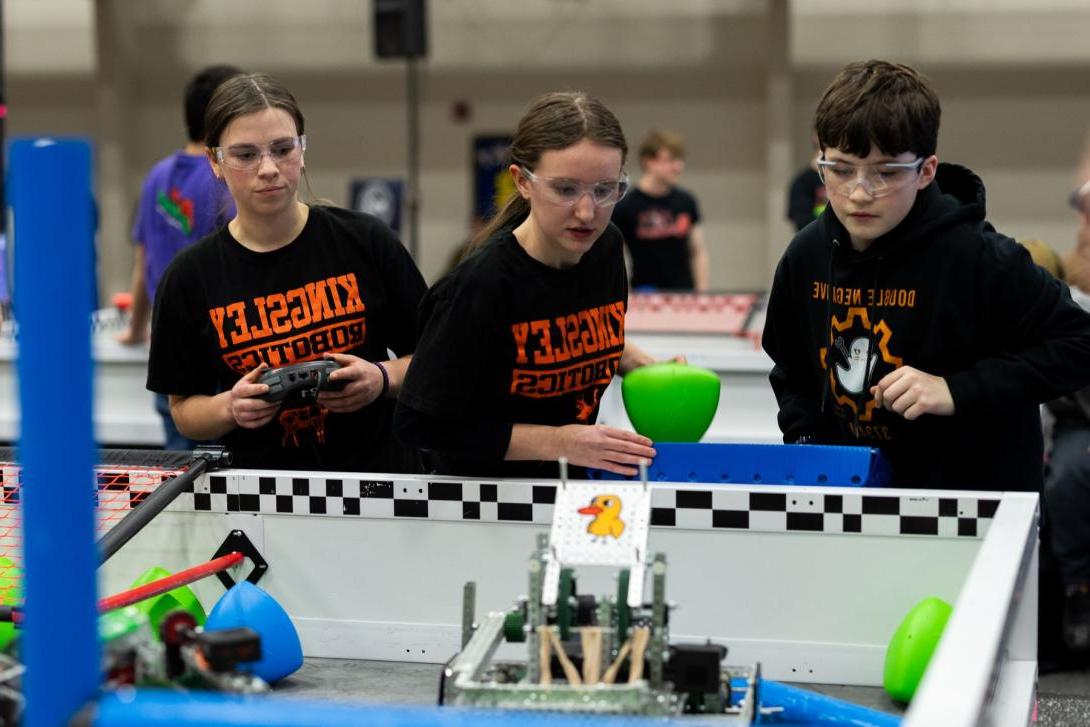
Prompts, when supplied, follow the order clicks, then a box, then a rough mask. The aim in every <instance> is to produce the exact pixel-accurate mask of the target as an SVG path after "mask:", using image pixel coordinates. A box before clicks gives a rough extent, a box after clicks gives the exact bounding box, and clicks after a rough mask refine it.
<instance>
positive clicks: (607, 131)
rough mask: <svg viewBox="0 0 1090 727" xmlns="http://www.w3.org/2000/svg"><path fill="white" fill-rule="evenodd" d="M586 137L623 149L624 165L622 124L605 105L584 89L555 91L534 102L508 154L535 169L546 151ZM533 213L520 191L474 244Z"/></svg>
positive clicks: (623, 151) (625, 146) (513, 160)
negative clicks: (583, 90)
mask: <svg viewBox="0 0 1090 727" xmlns="http://www.w3.org/2000/svg"><path fill="white" fill-rule="evenodd" d="M583 139H589V140H590V141H593V142H594V143H596V144H601V145H602V146H608V147H613V148H614V149H620V150H621V164H624V160H625V158H626V157H627V156H628V144H627V143H626V142H625V138H624V132H623V131H621V124H620V122H619V121H617V117H616V116H614V115H613V112H612V111H610V110H609V109H608V108H606V106H605V104H603V103H602V102H601V101H599V100H598V99H596V98H594V97H593V96H589V95H587V94H586V93H584V92H582V91H552V92H550V93H545V94H542V95H540V96H538V97H536V98H534V99H533V100H531V101H530V105H529V106H528V107H527V109H526V113H524V114H523V115H522V118H521V119H520V120H519V124H518V129H516V130H515V138H514V141H512V142H511V148H510V150H509V152H508V156H509V158H510V163H511V164H518V165H519V166H522V167H526V168H527V169H529V170H530V171H533V170H534V168H535V167H537V164H538V162H540V161H541V155H542V154H544V153H545V152H547V151H557V150H560V149H567V148H568V147H569V146H572V145H573V144H578V143H579V142H580V141H582V140H583ZM529 214H530V203H529V202H528V201H527V200H525V199H523V198H522V196H521V195H519V194H515V195H513V196H512V197H511V199H509V200H508V201H507V203H506V204H505V205H504V206H503V209H501V210H500V211H499V212H497V213H496V215H495V216H494V217H493V218H492V219H491V220H490V221H489V222H488V224H487V225H485V226H484V228H483V229H482V230H481V231H480V232H478V233H477V234H476V235H474V237H473V240H472V242H471V243H470V247H471V248H476V247H478V246H480V245H481V244H483V243H484V242H485V240H487V239H488V238H489V237H491V236H492V235H494V234H495V233H496V232H497V231H498V230H502V229H504V228H507V227H514V226H515V225H517V224H518V223H520V222H522V221H523V220H524V219H526V217H527V215H529Z"/></svg>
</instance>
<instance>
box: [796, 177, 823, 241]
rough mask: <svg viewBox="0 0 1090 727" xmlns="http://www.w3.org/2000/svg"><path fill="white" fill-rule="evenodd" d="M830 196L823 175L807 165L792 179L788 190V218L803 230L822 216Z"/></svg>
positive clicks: (797, 227) (797, 228) (798, 228)
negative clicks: (827, 194) (822, 178)
mask: <svg viewBox="0 0 1090 727" xmlns="http://www.w3.org/2000/svg"><path fill="white" fill-rule="evenodd" d="M826 204H828V198H827V197H826V193H825V184H824V183H823V182H822V181H821V175H819V174H818V173H817V172H815V171H814V170H813V169H811V168H809V167H807V168H806V169H804V170H802V171H801V172H799V173H798V174H797V175H796V176H795V178H794V179H793V180H792V181H791V188H790V189H789V190H788V192H787V219H789V220H791V223H792V224H793V225H795V230H796V231H797V230H801V229H802V228H804V227H806V226H807V225H808V224H810V223H811V222H813V221H814V220H816V219H817V218H818V217H820V216H821V213H822V212H824V211H825V205H826Z"/></svg>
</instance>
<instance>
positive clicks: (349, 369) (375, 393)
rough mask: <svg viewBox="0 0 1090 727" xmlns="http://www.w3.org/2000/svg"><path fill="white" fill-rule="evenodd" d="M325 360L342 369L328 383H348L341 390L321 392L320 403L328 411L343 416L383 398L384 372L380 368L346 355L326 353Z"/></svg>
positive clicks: (356, 357)
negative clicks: (333, 362)
mask: <svg viewBox="0 0 1090 727" xmlns="http://www.w3.org/2000/svg"><path fill="white" fill-rule="evenodd" d="M325 358H326V360H329V361H336V362H337V364H338V365H339V366H340V368H339V369H337V370H336V371H334V372H333V373H331V374H330V375H329V380H330V381H334V382H340V381H344V382H346V383H345V386H344V388H343V389H341V390H340V391H319V392H318V403H319V404H321V405H322V406H324V407H325V408H326V409H329V410H330V411H333V412H340V413H345V412H350V411H356V410H358V409H362V408H363V407H365V406H368V405H370V404H371V403H372V402H374V401H375V399H377V398H379V396H381V395H382V386H383V383H382V372H381V371H379V368H378V366H377V365H375V364H373V363H371V362H370V361H368V360H366V359H362V358H360V357H359V356H349V355H348V354H344V353H327V354H326V355H325Z"/></svg>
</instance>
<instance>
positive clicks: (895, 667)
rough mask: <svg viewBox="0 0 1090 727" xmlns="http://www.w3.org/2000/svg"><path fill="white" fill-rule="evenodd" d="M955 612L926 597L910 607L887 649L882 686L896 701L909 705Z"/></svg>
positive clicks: (941, 601)
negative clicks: (951, 614)
mask: <svg viewBox="0 0 1090 727" xmlns="http://www.w3.org/2000/svg"><path fill="white" fill-rule="evenodd" d="M953 610H954V609H953V608H952V607H951V606H950V604H949V603H947V602H946V601H944V600H942V599H941V598H935V597H931V598H925V599H924V600H922V601H920V602H919V603H917V604H916V605H915V606H913V607H912V610H911V611H909V612H908V615H906V616H905V617H904V620H903V621H901V625H900V626H898V627H897V630H896V631H895V632H894V633H893V638H891V639H890V640H889V647H888V648H887V649H886V664H885V669H884V670H883V672H882V686H883V687H884V688H885V690H886V692H887V693H888V694H889V696H891V697H893V698H894V699H896V700H897V701H899V702H910V701H912V696H913V695H914V694H915V693H916V688H917V687H919V686H920V681H921V680H922V679H923V675H924V672H926V671H927V665H928V663H929V662H930V661H931V655H932V654H934V653H935V648H936V647H937V646H938V645H939V639H940V638H942V632H943V630H944V629H945V628H946V622H947V621H948V620H949V619H950V613H951V612H952V611H953Z"/></svg>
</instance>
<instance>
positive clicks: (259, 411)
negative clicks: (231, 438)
mask: <svg viewBox="0 0 1090 727" xmlns="http://www.w3.org/2000/svg"><path fill="white" fill-rule="evenodd" d="M268 368H269V366H268V364H261V365H260V366H258V367H257V368H256V369H254V370H253V371H251V372H250V373H248V374H246V375H245V376H243V377H242V378H241V379H239V380H238V381H236V382H235V385H234V386H232V387H231V401H230V403H229V406H230V407H231V418H232V419H234V420H235V424H237V425H239V426H240V427H242V428H243V429H257V428H258V427H262V426H265V425H266V424H268V423H269V421H270V420H271V419H272V418H273V417H274V416H275V415H276V411H277V409H279V408H280V402H278V401H277V402H268V401H265V400H264V399H258V398H257V397H259V396H261V395H262V394H265V393H267V392H268V391H269V386H268V384H259V383H257V380H258V379H259V378H260V377H261V374H262V373H264V371H265V370H266V369H268Z"/></svg>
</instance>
